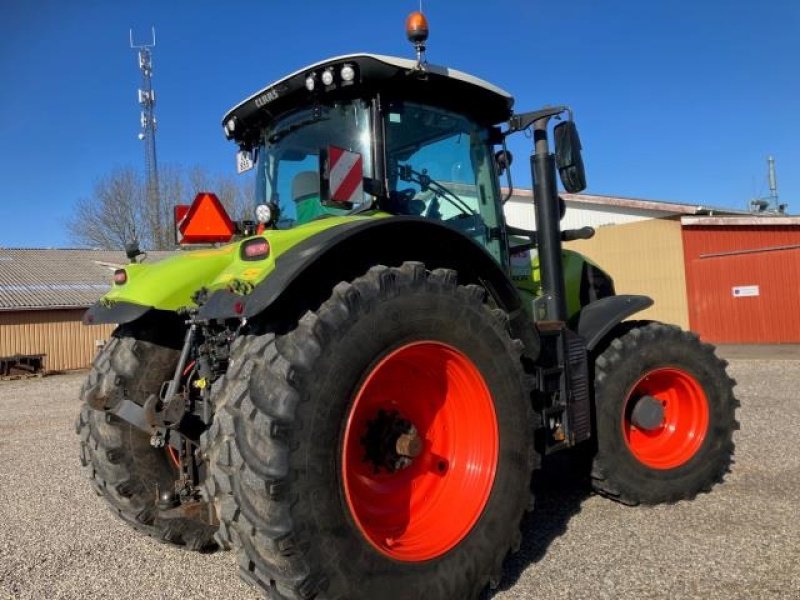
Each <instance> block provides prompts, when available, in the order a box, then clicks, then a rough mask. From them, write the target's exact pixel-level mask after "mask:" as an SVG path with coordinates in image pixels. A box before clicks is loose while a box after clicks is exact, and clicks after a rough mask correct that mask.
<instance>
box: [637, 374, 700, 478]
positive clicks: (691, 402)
mask: <svg viewBox="0 0 800 600" xmlns="http://www.w3.org/2000/svg"><path fill="white" fill-rule="evenodd" d="M643 396H650V397H652V398H654V399H655V400H657V401H659V402H660V403H661V405H662V406H663V415H664V416H663V420H662V422H661V424H660V425H659V426H657V427H654V428H652V429H641V428H638V427H636V425H635V424H634V423H633V422H632V419H631V413H632V411H633V407H634V405H635V404H636V402H637V401H638V400H639V399H640V398H642V397H643ZM708 421H709V410H708V399H707V397H706V394H705V392H704V391H703V387H702V386H701V385H700V383H699V382H698V381H697V379H695V378H694V377H693V376H692V375H690V374H689V373H687V372H686V371H683V370H681V369H676V368H662V369H655V370H653V371H650V372H649V373H647V374H646V375H644V376H643V377H642V378H640V379H639V380H638V381H637V382H636V383H635V384H634V385H633V387H632V388H631V391H630V393H629V394H628V397H627V398H626V401H625V412H624V415H623V422H622V430H623V435H624V437H625V443H626V444H627V445H628V448H629V449H630V451H631V453H632V454H633V455H634V457H636V459H637V460H638V461H639V462H641V463H642V464H644V465H647V466H648V467H651V468H653V469H674V468H676V467H679V466H681V465H683V464H685V463H686V462H688V461H689V460H690V459H691V458H692V457H694V456H695V455H696V454H697V451H698V450H699V449H700V446H702V445H703V441H704V440H705V437H706V433H707V431H708Z"/></svg>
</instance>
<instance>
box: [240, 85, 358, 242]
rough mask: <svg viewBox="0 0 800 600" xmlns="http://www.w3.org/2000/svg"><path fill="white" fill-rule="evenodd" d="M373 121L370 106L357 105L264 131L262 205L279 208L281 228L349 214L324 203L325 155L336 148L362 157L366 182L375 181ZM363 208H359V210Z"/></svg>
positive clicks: (259, 173) (307, 114)
mask: <svg viewBox="0 0 800 600" xmlns="http://www.w3.org/2000/svg"><path fill="white" fill-rule="evenodd" d="M369 117H370V108H369V103H367V102H365V101H363V100H353V101H349V102H342V103H338V104H334V105H333V106H315V107H313V108H305V109H302V110H299V111H296V112H293V113H290V114H288V115H286V116H284V117H282V118H280V119H278V120H276V121H275V122H274V123H273V124H272V125H271V126H270V127H269V128H267V129H265V130H264V132H263V133H262V136H261V144H260V145H259V148H258V160H257V163H256V169H257V170H256V202H257V203H258V204H263V203H266V202H270V203H272V204H274V205H275V206H277V207H278V209H279V210H280V216H279V218H278V222H277V224H276V226H277V227H278V229H288V228H290V227H293V226H295V225H301V224H303V223H307V222H309V221H311V220H313V219H316V218H318V217H321V216H324V215H341V214H346V213H347V212H349V211H347V210H344V209H342V208H333V207H328V206H323V205H322V203H321V202H320V186H319V184H320V175H319V166H320V160H319V157H320V151H321V150H322V151H323V152H324V151H325V150H326V149H327V148H328V147H330V146H336V147H338V148H342V149H344V150H348V151H350V152H356V153H358V154H360V155H361V157H362V160H363V170H364V177H372V152H371V139H372V133H371V129H370V119H369ZM367 200H371V197H370V196H367V194H366V193H365V194H364V198H363V200H362V202H365V201H367ZM358 207H359V204H358V203H357V202H356V203H354V206H353V209H357V208H358Z"/></svg>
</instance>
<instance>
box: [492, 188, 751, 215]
mask: <svg viewBox="0 0 800 600" xmlns="http://www.w3.org/2000/svg"><path fill="white" fill-rule="evenodd" d="M502 192H503V194H506V193H507V192H508V190H507V188H502ZM560 196H561V197H562V198H564V200H565V201H566V202H567V205H569V204H570V203H581V204H596V205H600V206H611V207H618V208H623V209H634V210H650V211H655V212H662V213H665V214H668V215H699V214H703V215H709V214H717V215H748V214H751V213H748V212H747V211H744V210H737V209H732V208H717V207H713V206H706V205H703V204H686V203H684V202H669V201H662V200H644V199H642V198H625V197H623V196H602V195H599V194H568V193H566V192H562V193H561V194H560ZM514 198H517V199H519V200H521V201H526V200H527V199H528V198H533V190H531V189H524V188H523V189H515V190H514V194H513V196H512V199H514Z"/></svg>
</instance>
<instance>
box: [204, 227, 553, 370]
mask: <svg viewBox="0 0 800 600" xmlns="http://www.w3.org/2000/svg"><path fill="white" fill-rule="evenodd" d="M405 261H419V262H422V263H424V264H425V266H426V267H427V268H428V269H436V268H440V267H441V268H450V269H455V270H456V271H458V274H459V283H461V284H468V283H477V284H479V285H482V286H483V287H485V288H486V289H487V291H488V293H489V294H490V295H491V297H492V299H493V300H494V302H495V303H496V304H497V305H498V306H499V307H500V308H502V309H503V310H505V311H506V312H507V313H508V314H509V315H510V317H511V326H512V331H513V333H514V335H515V336H517V337H519V338H520V339H522V340H523V342H524V343H525V346H526V354H527V355H528V356H538V350H539V340H538V337H537V335H536V333H535V331H534V327H533V324H532V323H531V322H530V319H529V317H528V316H527V314H526V313H525V311H523V310H522V305H521V302H520V298H519V294H518V293H517V291H516V289H515V288H514V285H513V284H512V282H511V280H510V279H509V278H508V276H507V275H506V274H505V273H504V272H503V270H502V269H501V268H500V266H499V265H498V264H497V263H496V262H495V261H494V259H493V258H492V257H491V255H489V253H488V252H486V250H485V249H484V248H482V247H481V246H480V245H478V244H477V243H476V242H474V241H473V240H471V239H470V238H468V237H467V236H465V235H464V234H463V233H461V232H459V231H457V230H455V229H453V228H451V227H450V226H448V225H445V224H442V223H439V222H436V221H431V220H428V219H422V218H419V217H392V218H387V219H369V220H362V221H354V222H350V223H346V224H343V225H340V226H337V227H333V228H331V229H327V230H325V231H322V232H320V233H318V234H317V235H314V236H313V237H310V238H308V239H306V240H305V241H303V242H301V243H299V244H297V245H296V246H294V247H292V248H291V249H289V250H288V251H286V252H285V253H283V254H282V255H281V256H279V257H278V258H277V260H276V263H275V270H274V271H273V272H272V273H271V274H270V275H269V276H268V277H267V278H266V279H264V280H263V281H262V282H260V283H259V284H258V285H257V286H256V287H255V288H254V289H253V291H252V292H251V293H250V294H247V295H237V294H234V293H232V292H230V291H228V290H219V291H217V292H215V293H213V294H212V295H211V296H210V297H209V299H208V301H207V302H206V303H205V304H204V305H203V306H202V307H201V310H200V317H201V318H205V319H230V318H241V317H246V318H248V319H254V318H268V319H270V320H280V321H284V322H294V321H295V320H296V319H297V318H298V317H299V316H301V315H302V314H303V313H304V312H305V311H306V310H313V309H315V308H316V307H318V306H319V305H320V304H321V303H322V302H324V301H325V300H326V299H327V297H328V296H329V295H330V292H331V289H333V287H334V286H335V285H336V284H337V283H339V282H340V281H351V280H353V279H355V278H356V277H358V276H359V275H361V274H363V273H364V272H365V271H367V270H368V269H369V268H370V267H372V266H374V265H378V264H383V265H387V266H399V265H401V264H402V263H403V262H405Z"/></svg>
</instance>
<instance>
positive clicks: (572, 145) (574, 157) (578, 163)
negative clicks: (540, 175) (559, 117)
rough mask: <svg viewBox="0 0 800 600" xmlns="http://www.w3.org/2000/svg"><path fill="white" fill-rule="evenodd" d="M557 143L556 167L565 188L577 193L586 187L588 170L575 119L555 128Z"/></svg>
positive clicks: (571, 192)
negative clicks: (582, 155)
mask: <svg viewBox="0 0 800 600" xmlns="http://www.w3.org/2000/svg"><path fill="white" fill-rule="evenodd" d="M553 136H554V137H555V144H556V167H557V168H558V175H559V177H560V178H561V183H562V184H563V185H564V189H565V190H567V191H568V192H569V193H570V194H577V193H578V192H582V191H583V190H585V189H586V171H585V170H584V168H583V158H582V157H581V140H580V138H579V137H578V128H577V127H576V126H575V122H574V121H564V122H562V123H559V124H558V125H556V126H555V127H554V128H553Z"/></svg>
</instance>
